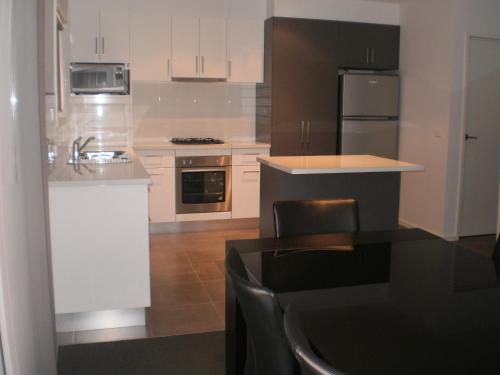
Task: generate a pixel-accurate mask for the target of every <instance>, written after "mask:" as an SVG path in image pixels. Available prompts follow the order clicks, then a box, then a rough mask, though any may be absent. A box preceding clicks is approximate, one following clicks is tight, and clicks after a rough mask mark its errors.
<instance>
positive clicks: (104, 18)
mask: <svg viewBox="0 0 500 375" xmlns="http://www.w3.org/2000/svg"><path fill="white" fill-rule="evenodd" d="M68 7H69V25H70V33H71V61H72V62H128V61H129V17H128V1H127V0H70V1H69V4H68Z"/></svg>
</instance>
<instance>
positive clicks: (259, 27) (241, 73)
mask: <svg viewBox="0 0 500 375" xmlns="http://www.w3.org/2000/svg"><path fill="white" fill-rule="evenodd" d="M227 54H228V56H227V59H228V66H227V69H228V70H227V80H228V81H229V82H262V80H263V74H262V71H263V70H262V67H263V62H264V21H263V20H260V19H244V18H240V19H237V18H232V19H228V21H227Z"/></svg>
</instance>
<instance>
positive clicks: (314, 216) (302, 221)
mask: <svg viewBox="0 0 500 375" xmlns="http://www.w3.org/2000/svg"><path fill="white" fill-rule="evenodd" d="M358 211H359V210H358V202H357V201H356V200H355V199H315V200H293V201H279V202H274V204H273V213H274V233H275V236H276V238H283V237H291V236H301V235H309V234H322V233H341V232H346V233H355V232H358V231H359V212H358Z"/></svg>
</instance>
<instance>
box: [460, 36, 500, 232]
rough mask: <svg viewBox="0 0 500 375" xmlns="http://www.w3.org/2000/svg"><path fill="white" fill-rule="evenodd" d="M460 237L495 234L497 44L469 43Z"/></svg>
mask: <svg viewBox="0 0 500 375" xmlns="http://www.w3.org/2000/svg"><path fill="white" fill-rule="evenodd" d="M466 94H467V102H466V129H465V132H466V137H465V138H468V139H465V140H464V142H465V154H464V171H463V185H462V207H461V214H460V236H474V235H481V234H490V233H495V232H496V230H497V207H498V193H499V191H498V190H499V168H500V165H499V158H500V40H499V39H491V38H477V37H471V38H470V39H469V54H468V78H467V92H466Z"/></svg>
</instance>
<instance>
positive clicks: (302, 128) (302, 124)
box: [300, 120, 304, 143]
mask: <svg viewBox="0 0 500 375" xmlns="http://www.w3.org/2000/svg"><path fill="white" fill-rule="evenodd" d="M300 143H304V120H302V122H301V129H300Z"/></svg>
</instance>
